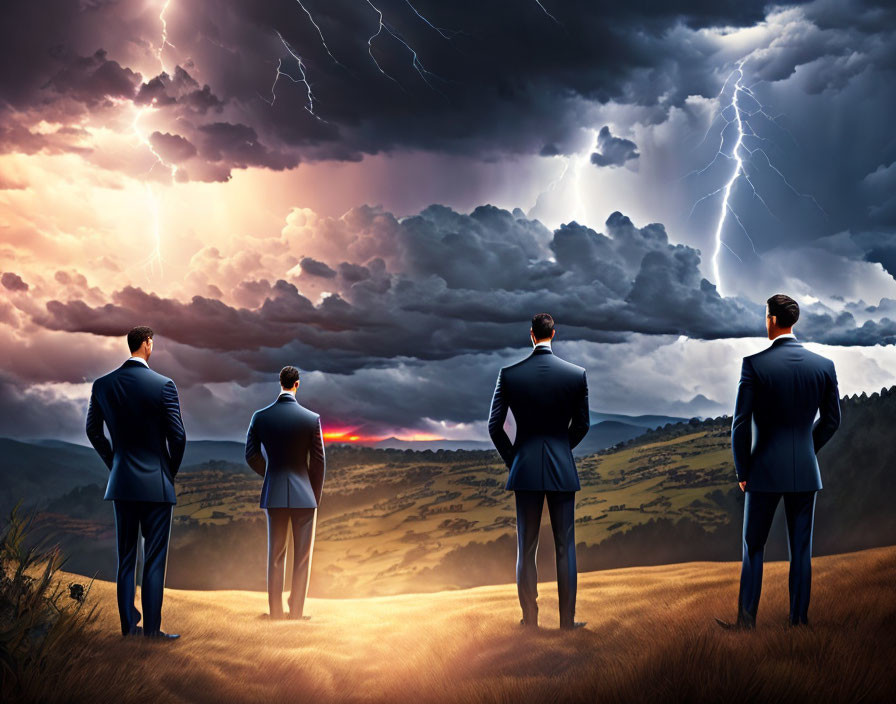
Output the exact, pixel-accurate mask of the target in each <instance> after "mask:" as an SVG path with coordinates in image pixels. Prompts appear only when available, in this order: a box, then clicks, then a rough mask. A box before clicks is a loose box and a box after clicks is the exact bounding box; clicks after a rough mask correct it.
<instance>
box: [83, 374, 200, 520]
mask: <svg viewBox="0 0 896 704" xmlns="http://www.w3.org/2000/svg"><path fill="white" fill-rule="evenodd" d="M103 423H105V424H106V426H107V427H108V428H109V435H110V436H111V438H112V442H111V443H110V442H109V440H108V439H107V438H106V435H105V433H104V432H103ZM87 438H88V439H89V440H90V444H91V445H93V447H94V448H95V449H96V451H97V452H98V453H99V456H100V457H101V458H102V460H103V462H105V463H106V466H107V467H108V468H109V469H110V470H111V473H110V475H109V484H108V486H107V487H106V496H105V498H106V500H112V501H159V502H163V503H170V504H173V503H176V502H177V500H176V498H175V495H174V476H175V475H176V474H177V470H178V469H179V468H180V463H181V460H182V459H183V457H184V449H185V448H186V445H187V436H186V433H185V432H184V425H183V421H182V420H181V417H180V402H179V401H178V398H177V387H175V385H174V382H173V381H171V379H169V378H168V377H166V376H162V375H161V374H157V373H156V372H154V371H153V370H152V369H150V368H149V367H147V366H146V365H145V364H143V363H142V362H137V361H134V360H128V361H127V362H125V363H124V364H123V365H121V366H120V367H119V368H118V369H116V370H115V371H113V372H110V373H109V374H106V376H104V377H100V378H99V379H97V380H96V381H95V382H93V389H92V391H91V393H90V407H89V408H88V410H87Z"/></svg>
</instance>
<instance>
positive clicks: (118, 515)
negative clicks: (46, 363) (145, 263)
mask: <svg viewBox="0 0 896 704" xmlns="http://www.w3.org/2000/svg"><path fill="white" fill-rule="evenodd" d="M127 340H128V348H129V349H130V351H131V357H130V358H129V359H128V360H127V361H126V362H125V363H124V364H122V365H121V366H120V367H119V368H118V369H116V370H115V371H112V372H110V373H109V374H106V376H104V377H101V378H99V379H97V380H96V381H95V382H94V383H93V389H92V390H91V393H90V407H89V409H88V411H87V437H88V439H89V440H90V443H91V444H92V445H93V447H94V448H95V449H96V451H97V452H98V453H99V456H100V458H102V460H103V462H104V463H105V464H106V466H107V467H108V468H109V470H110V473H109V484H108V486H107V487H106V496H105V498H106V500H107V501H112V505H113V507H114V510H115V531H116V535H117V541H118V576H117V582H118V613H119V616H120V617H121V631H122V633H123V634H124V635H126V636H129V635H139V634H140V633H142V634H143V635H144V636H149V637H154V638H160V639H164V640H173V639H175V638H178V637H179V636H177V635H176V634H173V633H164V632H163V631H162V630H161V626H162V596H163V594H164V590H165V568H166V566H167V564H168V540H169V538H170V535H171V513H172V510H173V508H174V504H175V502H176V499H175V495H174V477H175V476H176V475H177V470H178V469H179V467H180V463H181V460H182V459H183V456H184V449H185V448H186V443H187V439H186V434H185V433H184V426H183V422H182V420H181V416H180V402H179V401H178V397H177V388H176V387H175V385H174V382H173V381H171V379H169V378H168V377H165V376H162V375H161V374H157V373H156V372H154V371H153V370H152V369H150V368H149V357H150V355H151V354H152V349H153V332H152V330H151V329H149V328H147V327H137V328H134V329H133V330H131V331H130V332H129V333H128V338H127ZM104 424H105V426H106V427H107V428H108V429H109V436H110V438H111V442H110V440H109V439H108V438H107V437H106V435H105V432H104V431H103V425H104ZM140 533H142V534H143V538H144V541H145V542H144V564H143V584H142V605H143V626H142V628H141V627H140V626H138V624H139V622H140V612H139V611H138V610H137V608H136V607H135V606H134V595H135V591H136V586H135V568H136V562H137V545H138V541H139V536H140Z"/></svg>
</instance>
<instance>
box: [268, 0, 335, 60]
mask: <svg viewBox="0 0 896 704" xmlns="http://www.w3.org/2000/svg"><path fill="white" fill-rule="evenodd" d="M296 2H297V3H298V5H299V7H301V8H302V11H303V12H304V13H305V14H306V15H308V20H309V21H310V22H311V24H312V26H313V27H314V29H316V30H317V36H319V37H320V43H321V45H322V46H323V47H324V51H326V52H327V54H329V56H330V58H331V59H333V63H335V64H336V65H337V66H341V67H342V68H344V69H345V70H346V71H348V67H347V66H346V65H345V64H343V63H342V62H341V61H340V60H339V59H337V58H336V57H335V56H333V52H332V51H330V47H328V46H327V40H326V39H324V33H323V31H322V30H321V28H320V25H319V24H318V23H317V22H316V21H315V20H314V17H313V16H312V15H311V12H309V10H308V8H307V7H305V6H304V5H303V4H302V0H296ZM281 39H282V37H281ZM349 73H351V72H350V71H349Z"/></svg>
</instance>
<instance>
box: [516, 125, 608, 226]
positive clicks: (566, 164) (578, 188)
mask: <svg viewBox="0 0 896 704" xmlns="http://www.w3.org/2000/svg"><path fill="white" fill-rule="evenodd" d="M589 132H590V133H591V141H590V142H589V144H588V147H587V148H586V149H585V150H584V151H582V152H577V153H575V154H569V155H559V154H558V155H556V156H554V157H552V158H554V159H562V160H563V171H562V172H561V173H560V175H559V176H558V177H557V178H555V179H554V180H553V181H551V182H550V183H549V184H548V185H547V187H546V188H545V189H544V190H543V191H542V192H541V193H539V194H538V196H537V197H536V199H535V204H534V205H533V206H532V208H530V209H529V213H531V212H532V211H533V210H534V209H535V206H537V205H538V199H539V198H541V196H542V195H544V194H546V193H552V192H553V191H555V190H556V189H557V188H558V187H559V186H560V184H561V183H563V182H564V181H565V180H566V179H567V177H569V178H570V179H571V180H572V188H573V200H574V202H573V206H572V208H570V209H569V213H568V214H569V215H571V216H572V217H571V220H575V221H576V222H578V223H579V224H581V225H584V224H586V223H585V221H586V219H587V216H588V214H587V212H586V207H585V199H584V198H583V196H582V184H581V175H582V171H583V169H587V168H588V166H589V164H590V163H591V153H592V151H593V149H594V147H595V145H596V144H597V134H598V132H597V130H596V129H590V130H589ZM530 217H531V215H530Z"/></svg>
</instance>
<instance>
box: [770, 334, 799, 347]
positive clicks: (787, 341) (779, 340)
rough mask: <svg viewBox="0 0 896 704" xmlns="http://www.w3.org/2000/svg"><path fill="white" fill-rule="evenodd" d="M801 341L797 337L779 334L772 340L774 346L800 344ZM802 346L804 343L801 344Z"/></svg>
mask: <svg viewBox="0 0 896 704" xmlns="http://www.w3.org/2000/svg"><path fill="white" fill-rule="evenodd" d="M799 344H800V342H799V340H797V339H796V338H795V337H784V336H778V337H776V338H775V339H774V340H772V347H782V346H783V345H799ZM800 346H802V345H800Z"/></svg>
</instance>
